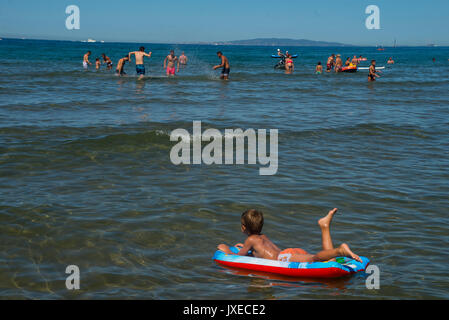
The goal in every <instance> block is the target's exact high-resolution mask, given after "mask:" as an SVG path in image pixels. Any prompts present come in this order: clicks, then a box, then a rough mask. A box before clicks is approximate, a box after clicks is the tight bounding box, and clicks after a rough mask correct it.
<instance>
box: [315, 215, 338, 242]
mask: <svg viewBox="0 0 449 320" xmlns="http://www.w3.org/2000/svg"><path fill="white" fill-rule="evenodd" d="M337 210H338V209H337V208H334V209H332V210H331V211H329V213H328V214H327V216H325V217H324V218H321V219H320V220H318V225H319V226H320V228H321V243H322V246H323V250H331V249H334V245H333V243H332V238H331V233H330V225H331V222H332V218H333V217H334V214H335V213H336V212H337Z"/></svg>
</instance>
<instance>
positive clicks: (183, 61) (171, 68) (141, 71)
mask: <svg viewBox="0 0 449 320" xmlns="http://www.w3.org/2000/svg"><path fill="white" fill-rule="evenodd" d="M91 54H92V52H91V51H88V52H87V53H86V54H85V55H84V58H83V67H84V69H88V68H89V65H92V63H91V62H90V61H89V57H90V55H91ZM133 55H134V57H135V59H136V73H137V75H138V76H139V80H140V79H142V78H143V77H144V76H145V65H144V58H145V57H147V58H151V55H152V52H148V53H146V52H145V47H140V48H139V51H133V52H129V53H128V54H126V55H125V56H123V58H121V59H120V60H119V61H118V63H117V67H116V69H115V73H116V75H118V76H123V75H125V74H126V73H125V71H124V67H125V64H126V62H131V57H132V56H133ZM101 56H102V58H103V63H104V64H106V65H107V69H108V70H110V69H112V61H111V59H110V58H109V57H108V56H106V54H104V53H103V54H102V55H101ZM217 56H218V58H219V59H220V60H221V63H220V64H219V65H216V66H214V67H213V69H214V70H216V69H219V68H222V72H221V78H222V79H224V80H228V79H229V73H230V72H231V66H230V63H229V60H228V58H227V57H226V56H225V55H223V53H222V52H221V51H218V52H217ZM187 61H188V58H187V56H186V55H185V54H184V52H183V53H182V55H181V56H179V57H177V56H176V55H175V51H174V50H171V51H170V54H169V55H168V56H166V57H165V59H164V69H165V70H166V74H167V77H170V76H175V75H176V73H177V72H179V66H180V65H187ZM101 64H102V62H101V61H100V58H96V61H95V68H96V69H97V70H98V69H100V66H101Z"/></svg>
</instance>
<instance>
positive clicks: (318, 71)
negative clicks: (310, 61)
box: [315, 62, 323, 74]
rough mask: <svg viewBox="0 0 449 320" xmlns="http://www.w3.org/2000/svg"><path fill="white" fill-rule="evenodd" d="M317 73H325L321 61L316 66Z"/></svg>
mask: <svg viewBox="0 0 449 320" xmlns="http://www.w3.org/2000/svg"><path fill="white" fill-rule="evenodd" d="M315 73H316V74H322V73H323V66H322V65H321V62H318V63H317V65H316V67H315Z"/></svg>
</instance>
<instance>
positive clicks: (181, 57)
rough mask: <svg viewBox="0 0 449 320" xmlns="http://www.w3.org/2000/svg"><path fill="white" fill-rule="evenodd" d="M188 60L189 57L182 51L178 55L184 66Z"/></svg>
mask: <svg viewBox="0 0 449 320" xmlns="http://www.w3.org/2000/svg"><path fill="white" fill-rule="evenodd" d="M188 60H189V59H188V58H187V56H186V55H185V54H184V51H183V52H182V54H181V55H180V56H179V63H180V64H182V65H184V66H185V65H186V64H187V61H188Z"/></svg>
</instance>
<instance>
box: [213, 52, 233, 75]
mask: <svg viewBox="0 0 449 320" xmlns="http://www.w3.org/2000/svg"><path fill="white" fill-rule="evenodd" d="M217 56H218V58H220V59H221V64H219V65H217V66H215V67H214V70H217V69H219V68H223V70H222V71H221V76H220V78H221V79H223V80H228V79H229V73H230V72H231V65H230V64H229V60H228V58H226V57H225V56H224V55H223V53H222V52H221V51H218V52H217Z"/></svg>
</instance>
